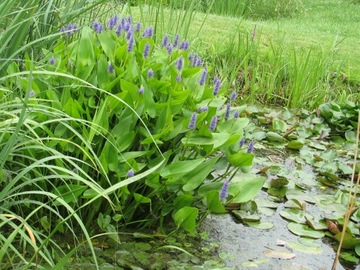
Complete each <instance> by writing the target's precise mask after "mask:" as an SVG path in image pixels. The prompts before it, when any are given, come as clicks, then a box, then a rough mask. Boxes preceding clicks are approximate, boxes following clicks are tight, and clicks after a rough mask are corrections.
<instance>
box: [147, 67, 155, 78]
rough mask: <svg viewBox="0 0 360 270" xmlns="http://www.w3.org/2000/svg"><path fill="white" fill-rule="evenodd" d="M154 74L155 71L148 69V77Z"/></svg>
mask: <svg viewBox="0 0 360 270" xmlns="http://www.w3.org/2000/svg"><path fill="white" fill-rule="evenodd" d="M153 76H154V71H153V70H152V69H151V68H150V69H149V70H148V78H149V79H150V78H152V77H153Z"/></svg>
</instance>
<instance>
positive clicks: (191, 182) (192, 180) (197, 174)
mask: <svg viewBox="0 0 360 270" xmlns="http://www.w3.org/2000/svg"><path fill="white" fill-rule="evenodd" d="M218 159H219V157H214V158H209V159H208V160H206V161H204V162H203V163H202V164H200V165H199V166H197V167H196V168H195V169H194V170H192V171H190V172H188V173H187V174H185V175H184V176H183V177H182V178H181V179H182V181H183V183H186V184H185V185H184V186H183V190H184V191H191V190H194V189H195V188H197V187H199V186H200V185H201V184H202V183H203V181H204V180H205V178H206V177H207V176H208V175H209V174H210V172H211V171H212V170H213V168H214V165H215V163H216V162H217V161H218Z"/></svg>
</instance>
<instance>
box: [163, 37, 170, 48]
mask: <svg viewBox="0 0 360 270" xmlns="http://www.w3.org/2000/svg"><path fill="white" fill-rule="evenodd" d="M168 43H169V35H165V36H164V37H163V40H162V42H161V47H165V46H167V45H168Z"/></svg>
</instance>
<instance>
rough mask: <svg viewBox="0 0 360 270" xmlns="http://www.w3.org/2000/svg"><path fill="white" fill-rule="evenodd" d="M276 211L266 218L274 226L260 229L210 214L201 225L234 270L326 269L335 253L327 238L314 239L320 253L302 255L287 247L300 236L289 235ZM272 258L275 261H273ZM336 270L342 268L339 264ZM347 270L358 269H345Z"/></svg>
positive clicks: (329, 267)
mask: <svg viewBox="0 0 360 270" xmlns="http://www.w3.org/2000/svg"><path fill="white" fill-rule="evenodd" d="M279 211H280V209H279V210H277V212H276V213H275V214H274V215H273V216H272V217H269V218H268V219H269V221H270V222H272V223H273V224H274V227H272V228H271V229H267V230H261V229H257V228H253V227H249V226H245V225H243V224H242V223H237V222H236V220H234V218H233V217H231V216H230V215H210V216H208V217H207V219H206V220H205V222H204V224H203V228H202V230H204V231H207V232H208V233H209V235H210V239H212V240H213V241H218V242H219V250H218V251H219V254H220V257H222V258H223V259H224V262H225V264H226V266H227V267H231V268H233V269H264V270H271V269H274V270H275V269H276V270H278V269H283V270H287V269H289V270H290V269H291V270H293V269H295V270H296V269H297V270H300V269H301V270H305V269H306V270H310V269H311V270H329V269H331V267H332V264H333V261H334V258H335V251H334V249H333V248H332V246H331V242H332V241H330V240H329V239H327V238H323V239H317V240H316V243H317V244H318V247H319V253H317V254H312V253H308V252H301V251H299V250H296V249H293V248H292V247H290V246H289V243H297V242H298V240H299V237H298V236H296V235H293V234H292V233H290V232H289V230H288V228H287V227H286V225H287V223H288V222H287V221H285V220H283V219H282V218H281V217H280V215H279ZM271 256H273V257H274V258H272V257H271ZM337 269H338V270H341V269H345V268H344V267H342V266H341V265H339V266H338V268H337ZM346 269H360V267H358V268H357V267H356V266H348V268H346Z"/></svg>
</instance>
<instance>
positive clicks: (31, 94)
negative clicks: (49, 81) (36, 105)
mask: <svg viewBox="0 0 360 270" xmlns="http://www.w3.org/2000/svg"><path fill="white" fill-rule="evenodd" d="M35 95H36V93H35V91H34V90H31V91H30V93H29V98H32V97H35Z"/></svg>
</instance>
